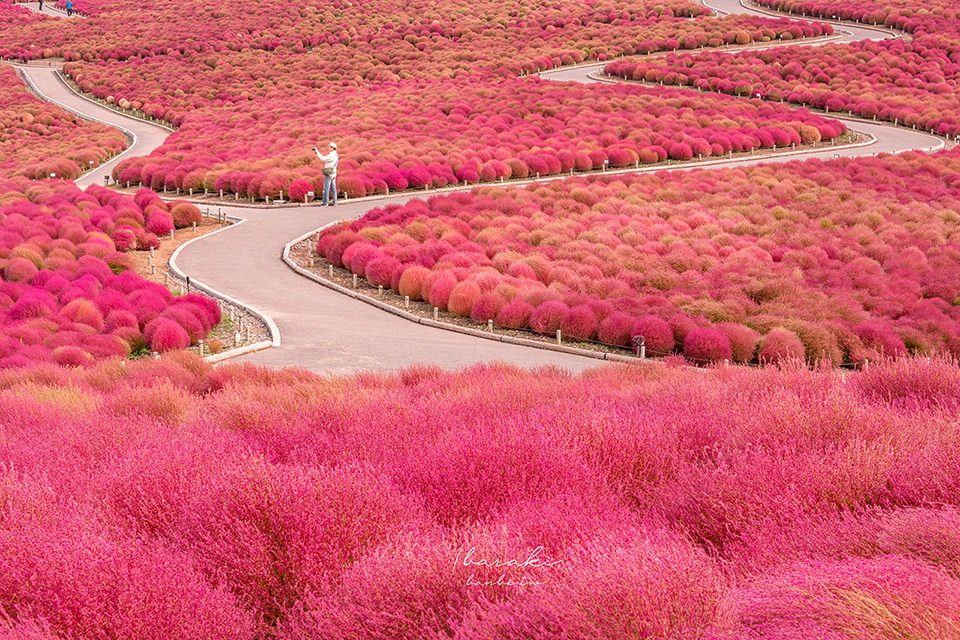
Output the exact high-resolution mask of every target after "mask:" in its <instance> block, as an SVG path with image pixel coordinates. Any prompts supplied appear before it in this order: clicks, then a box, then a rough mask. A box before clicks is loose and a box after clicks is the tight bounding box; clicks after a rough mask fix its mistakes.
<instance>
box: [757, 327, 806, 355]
mask: <svg viewBox="0 0 960 640" xmlns="http://www.w3.org/2000/svg"><path fill="white" fill-rule="evenodd" d="M803 357H804V349H803V343H802V342H800V338H798V337H797V334H795V333H793V332H792V331H789V330H787V329H774V330H772V331H771V332H770V333H768V334H767V335H765V336H764V337H763V342H762V344H761V345H760V353H759V358H760V362H780V361H782V360H794V359H797V358H799V359H803Z"/></svg>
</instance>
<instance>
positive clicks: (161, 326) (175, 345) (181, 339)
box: [143, 318, 190, 353]
mask: <svg viewBox="0 0 960 640" xmlns="http://www.w3.org/2000/svg"><path fill="white" fill-rule="evenodd" d="M143 333H144V337H145V338H146V339H147V344H148V345H149V347H150V348H151V349H152V350H153V351H159V352H161V353H163V352H164V351H173V350H176V349H186V348H187V347H189V346H190V334H188V333H187V330H186V329H184V328H183V327H182V326H180V325H179V324H178V323H177V322H176V321H175V320H173V319H171V318H156V319H154V320H151V321H150V322H149V323H148V324H147V326H146V327H144V330H143Z"/></svg>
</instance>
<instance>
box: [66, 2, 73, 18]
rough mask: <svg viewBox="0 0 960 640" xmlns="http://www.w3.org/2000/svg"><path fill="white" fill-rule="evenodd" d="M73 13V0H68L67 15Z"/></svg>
mask: <svg viewBox="0 0 960 640" xmlns="http://www.w3.org/2000/svg"><path fill="white" fill-rule="evenodd" d="M72 15H73V0H67V17H68V18H69V17H70V16H72Z"/></svg>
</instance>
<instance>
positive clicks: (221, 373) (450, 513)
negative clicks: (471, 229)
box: [0, 353, 960, 640]
mask: <svg viewBox="0 0 960 640" xmlns="http://www.w3.org/2000/svg"><path fill="white" fill-rule="evenodd" d="M958 398H960V369H958V367H957V363H956V362H955V361H945V360H939V359H933V360H929V361H927V360H920V359H915V360H902V361H892V362H889V363H886V364H884V365H881V366H877V367H873V368H871V370H870V371H869V372H868V373H858V374H853V375H847V376H843V375H841V374H839V373H837V372H833V371H829V370H826V371H809V370H804V369H791V368H785V369H783V370H778V369H766V370H763V371H753V370H748V369H739V370H734V369H726V370H723V371H716V372H708V373H703V372H692V371H691V370H690V369H687V368H668V367H644V368H634V367H610V368H604V369H597V370H593V371H590V372H587V373H585V374H583V375H581V376H579V377H571V376H569V375H567V374H564V373H562V372H559V371H557V370H555V369H543V370H539V371H533V372H524V371H520V370H516V369H511V368H508V367H504V366H496V365H485V366H478V367H474V368H471V369H467V370H464V371H462V372H443V371H441V370H439V369H435V368H430V367H419V368H412V369H408V370H405V371H401V372H399V373H390V374H385V373H361V374H357V375H355V376H353V377H349V378H334V379H331V378H329V377H321V376H316V375H313V374H310V373H307V372H304V371H302V370H267V369H259V368H255V367H252V366H250V365H242V364H237V365H224V366H221V367H219V368H217V369H212V368H211V367H210V366H209V365H207V364H205V363H203V362H201V361H200V360H198V359H196V357H195V356H190V355H188V354H182V353H181V354H173V355H170V356H168V357H165V358H163V359H161V360H153V359H147V360H141V361H133V362H130V363H128V365H127V366H126V367H121V366H120V365H119V363H117V362H104V363H98V364H96V365H94V366H92V367H89V368H87V369H83V370H72V371H71V370H67V369H64V368H59V367H54V366H51V365H46V364H44V365H34V366H32V367H29V368H26V369H23V370H21V371H17V372H0V414H3V415H4V416H7V417H5V418H4V419H3V420H0V433H2V434H3V437H2V438H0V490H2V494H0V495H2V496H3V504H4V507H5V508H4V509H3V510H0V605H2V606H3V607H4V610H5V611H9V610H12V611H15V612H16V615H15V616H4V617H3V619H2V621H0V634H3V635H5V637H15V638H53V637H69V638H76V639H77V640H84V639H86V638H91V639H92V638H103V637H118V638H119V637H137V638H145V639H157V640H161V639H166V638H170V637H177V638H184V639H188V640H189V639H193V638H197V639H200V638H203V639H210V638H214V639H221V638H227V639H231V640H233V639H236V640H253V638H264V637H276V638H279V639H280V640H293V639H295V638H296V639H299V638H306V637H324V638H327V637H331V638H332V637H336V638H343V639H354V640H361V639H362V640H377V639H380V640H403V639H410V640H414V639H417V640H419V639H421V638H441V637H448V638H458V639H462V640H474V639H476V640H480V639H483V640H492V639H499V638H504V639H506V638H544V639H545V638H556V637H564V638H574V639H586V638H611V639H620V638H623V639H626V638H719V639H723V640H733V639H735V638H736V639H739V638H755V639H757V640H781V639H782V638H787V637H790V638H796V637H816V638H841V637H842V638H845V639H848V640H875V639H876V638H894V637H910V638H930V639H934V638H936V639H938V640H939V639H940V638H949V637H951V636H952V634H953V631H954V630H955V629H956V628H957V625H958V624H960V601H958V594H960V535H958V531H960V489H958V487H960V471H958V470H960V444H958V441H957V438H955V437H953V435H952V434H953V430H954V428H955V424H956V422H957V420H958V417H960V403H958ZM585 408H588V409H589V410H584V409H585ZM598 425H602V428H598ZM64 452H69V455H64ZM497 563H500V565H501V566H496V565H497ZM508 563H512V564H508ZM517 565H521V566H517ZM878 611H882V612H884V613H883V615H884V617H881V618H878V617H877V615H878ZM887 616H889V617H887ZM892 620H895V621H896V623H895V624H894V623H893V622H887V621H892ZM887 630H892V631H891V632H890V633H887Z"/></svg>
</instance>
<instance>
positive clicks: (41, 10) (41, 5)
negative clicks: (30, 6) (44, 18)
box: [37, 0, 43, 13]
mask: <svg viewBox="0 0 960 640" xmlns="http://www.w3.org/2000/svg"><path fill="white" fill-rule="evenodd" d="M37 4H39V5H40V8H39V9H38V10H37V13H43V0H40V1H39V2H38V3H37Z"/></svg>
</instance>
